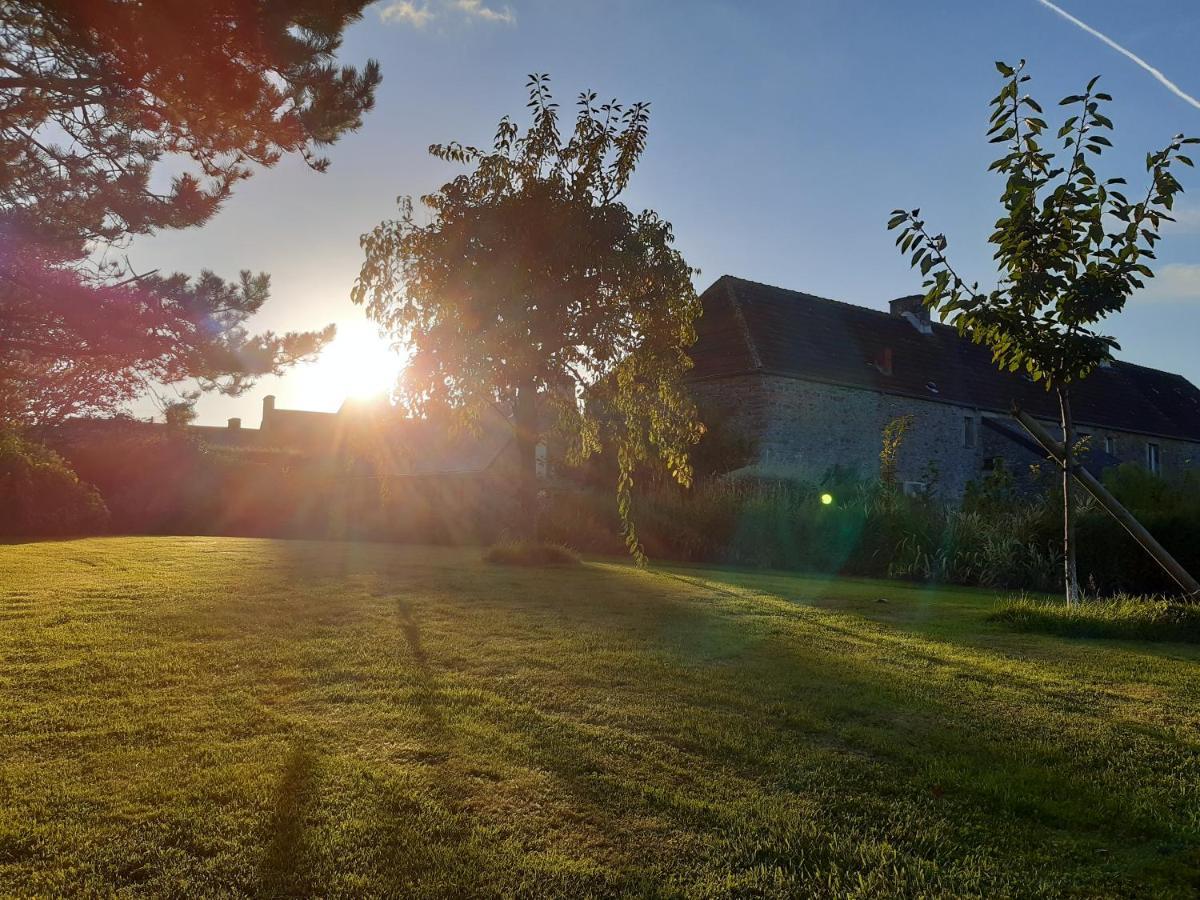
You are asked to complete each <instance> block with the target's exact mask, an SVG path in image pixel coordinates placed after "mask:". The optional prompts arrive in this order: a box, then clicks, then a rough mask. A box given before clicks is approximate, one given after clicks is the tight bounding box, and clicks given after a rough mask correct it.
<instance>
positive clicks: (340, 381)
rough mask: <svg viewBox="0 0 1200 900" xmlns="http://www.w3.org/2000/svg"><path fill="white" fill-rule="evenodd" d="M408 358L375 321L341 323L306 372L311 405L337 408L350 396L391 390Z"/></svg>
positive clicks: (371, 395) (383, 392)
mask: <svg viewBox="0 0 1200 900" xmlns="http://www.w3.org/2000/svg"><path fill="white" fill-rule="evenodd" d="M404 362H405V360H404V358H403V357H402V356H401V355H400V354H398V353H397V352H396V351H395V350H393V349H392V348H391V347H390V346H389V345H388V341H387V340H386V339H385V338H383V337H380V336H379V333H378V331H377V330H376V328H375V326H374V325H372V324H371V323H369V322H346V323H340V324H339V325H338V333H337V337H335V338H334V339H333V341H332V342H331V343H330V344H329V346H327V347H326V348H325V349H324V350H323V351H322V352H321V355H320V357H319V358H318V359H317V361H316V362H315V363H314V364H313V365H312V366H311V367H310V370H309V372H307V373H305V374H306V375H308V376H309V377H308V378H306V379H305V380H306V381H307V382H309V386H308V390H307V393H308V394H309V396H310V398H311V400H310V402H311V405H310V406H309V408H321V407H325V408H336V407H337V406H340V405H341V403H342V402H343V401H344V400H346V399H348V398H364V397H373V396H378V395H380V394H387V393H390V392H391V390H392V389H393V388H394V387H395V384H396V379H397V377H398V376H399V374H400V370H401V369H402V368H403V367H404ZM306 405H307V404H306Z"/></svg>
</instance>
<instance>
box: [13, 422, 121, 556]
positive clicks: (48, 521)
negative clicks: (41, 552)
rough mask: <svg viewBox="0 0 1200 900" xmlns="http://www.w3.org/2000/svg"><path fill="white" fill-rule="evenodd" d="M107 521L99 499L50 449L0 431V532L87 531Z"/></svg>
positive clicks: (45, 534)
mask: <svg viewBox="0 0 1200 900" xmlns="http://www.w3.org/2000/svg"><path fill="white" fill-rule="evenodd" d="M107 523H108V510H107V509H106V508H105V506H104V501H103V500H102V499H101V498H100V495H99V494H98V493H97V492H96V490H95V488H93V487H92V486H91V485H88V484H84V483H83V482H81V481H80V480H79V478H78V476H76V474H75V472H74V471H72V470H71V467H70V466H69V465H67V463H66V462H65V461H64V460H63V458H62V457H61V456H59V455H58V454H57V453H55V452H54V451H53V450H50V449H48V448H47V447H44V446H42V445H41V444H38V443H34V442H33V441H30V440H27V439H26V438H24V437H22V436H21V435H19V434H18V433H17V432H15V431H12V430H9V429H6V430H0V534H3V535H6V536H9V537H48V536H61V535H70V534H88V533H94V532H96V531H100V530H103V529H104V528H105V526H106V525H107Z"/></svg>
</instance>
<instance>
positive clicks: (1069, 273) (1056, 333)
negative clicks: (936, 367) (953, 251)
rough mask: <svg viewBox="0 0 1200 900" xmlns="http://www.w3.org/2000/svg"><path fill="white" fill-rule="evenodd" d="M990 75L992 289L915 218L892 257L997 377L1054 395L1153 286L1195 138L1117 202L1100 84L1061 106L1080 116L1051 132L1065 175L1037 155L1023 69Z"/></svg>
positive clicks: (900, 220) (895, 219)
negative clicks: (1022, 376)
mask: <svg viewBox="0 0 1200 900" xmlns="http://www.w3.org/2000/svg"><path fill="white" fill-rule="evenodd" d="M996 67H997V69H998V70H999V71H1000V73H1001V74H1002V75H1003V76H1004V78H1005V83H1004V87H1003V88H1002V89H1001V91H1000V93H999V94H997V95H996V97H995V98H994V99H993V100H992V102H991V106H992V117H991V128H990V129H989V131H988V135H989V137H990V139H991V142H992V143H1002V144H1006V145H1007V152H1006V153H1005V154H1004V156H1002V157H1000V158H999V159H997V160H996V161H995V162H993V163H992V164H991V166H990V167H989V171H995V172H998V173H1000V174H1001V175H1003V176H1004V177H1005V186H1004V193H1003V194H1002V196H1001V198H1000V202H1001V205H1002V206H1003V207H1004V214H1003V215H1002V216H1001V217H1000V218H999V219H998V220H997V221H996V226H995V230H994V231H993V233H992V235H991V237H990V238H989V241H990V242H991V243H992V244H994V245H995V247H996V252H995V259H996V261H997V263H998V265H999V269H1000V272H999V286H998V287H997V288H996V289H995V290H992V291H988V292H981V291H980V290H979V286H978V283H974V284H972V285H970V286H968V285H967V283H966V282H965V281H964V280H963V279H962V278H961V277H960V276H959V275H958V273H957V272H956V271H955V270H954V268H953V267H952V266H951V264H950V261H949V259H948V258H947V257H946V248H947V241H946V238H945V236H944V235H941V234H938V235H931V234H930V233H929V231H928V230H927V229H926V226H925V221H924V220H923V219H922V218H921V217H920V210H919V209H914V210H911V211H907V210H903V209H897V210H893V212H892V217H891V219H890V220H889V221H888V228H890V229H896V228H898V229H900V233H899V236H898V237H897V238H896V244H897V246H898V247H899V248H900V250H901V252H902V253H905V254H906V255H908V256H909V257H910V260H911V264H912V265H913V266H914V267H917V268H919V269H920V270H921V274H922V275H923V276H925V288H926V292H927V293H926V295H925V304H926V305H927V306H929V307H930V308H932V309H934V310H936V311H937V312H938V314H939V315H940V317H941V319H942V320H943V321H947V320H949V321H950V322H951V323H952V324H954V325H956V326H957V327H958V329H959V331H961V332H963V333H965V334H967V335H969V336H970V337H971V338H972V340H974V341H975V342H976V343H983V344H986V345H987V346H988V347H989V348H990V349H991V350H992V354H993V358H994V359H995V361H996V363H997V365H999V366H1000V367H1002V368H1005V369H1009V370H1010V371H1018V370H1022V371H1025V372H1026V373H1028V375H1029V376H1030V377H1031V378H1033V379H1034V380H1035V381H1044V382H1045V383H1046V385H1047V388H1051V387H1055V388H1057V387H1061V386H1063V385H1067V384H1069V383H1070V382H1072V381H1075V380H1078V379H1080V378H1084V377H1086V376H1087V375H1088V374H1090V373H1091V372H1092V371H1093V370H1094V369H1095V368H1096V367H1097V366H1098V365H1100V363H1102V362H1103V361H1104V360H1106V359H1108V358H1109V357H1110V356H1111V353H1112V350H1113V349H1115V348H1116V347H1117V344H1116V341H1115V340H1113V338H1111V337H1109V336H1107V335H1103V334H1101V333H1099V332H1098V331H1096V330H1095V327H1094V326H1095V325H1096V324H1097V323H1099V322H1100V321H1102V320H1103V319H1104V318H1106V317H1107V316H1109V315H1112V314H1113V313H1117V312H1120V311H1121V310H1122V309H1123V308H1124V306H1125V302H1126V301H1127V300H1128V298H1129V295H1130V294H1131V293H1132V292H1133V290H1134V289H1135V288H1139V287H1142V286H1143V285H1144V282H1143V279H1145V278H1152V277H1153V274H1154V273H1153V272H1152V270H1151V269H1150V266H1149V265H1147V262H1146V261H1147V260H1153V259H1154V258H1155V256H1154V246H1155V244H1157V243H1158V241H1159V239H1160V233H1159V230H1160V228H1161V225H1162V223H1163V222H1171V221H1174V220H1173V219H1172V218H1171V215H1170V211H1171V208H1172V206H1173V205H1174V201H1175V197H1176V196H1177V195H1178V194H1179V193H1181V192H1182V191H1183V187H1182V185H1180V183H1179V181H1178V180H1177V179H1176V178H1175V175H1174V173H1173V172H1172V171H1171V167H1172V166H1173V165H1174V164H1176V163H1179V164H1183V165H1187V166H1191V165H1192V161H1191V159H1189V158H1188V157H1187V156H1185V155H1183V153H1182V152H1181V150H1182V148H1183V147H1184V145H1186V144H1194V143H1198V142H1200V138H1185V137H1184V136H1183V135H1177V136H1175V137H1174V138H1172V139H1171V141H1170V143H1168V144H1167V146H1166V147H1165V148H1164V149H1162V150H1159V151H1157V152H1154V153H1150V154H1148V155H1147V157H1146V171H1147V173H1148V175H1149V178H1148V181H1149V186H1148V187H1147V190H1146V193H1145V196H1144V197H1142V198H1141V199H1137V198H1135V199H1133V200H1130V199H1129V198H1128V197H1127V196H1126V195H1125V194H1124V193H1123V192H1122V191H1121V190H1120V188H1121V187H1123V186H1124V185H1125V179H1123V178H1108V179H1105V180H1101V179H1100V178H1099V177H1098V176H1097V175H1096V172H1095V170H1094V169H1093V167H1092V161H1091V160H1092V159H1098V158H1099V157H1100V155H1101V154H1102V153H1103V152H1104V149H1105V148H1107V147H1109V146H1111V144H1110V142H1109V140H1108V139H1107V138H1106V137H1104V135H1103V133H1102V132H1103V131H1105V130H1111V129H1112V127H1113V126H1112V121H1111V120H1110V119H1108V117H1107V116H1105V115H1104V114H1103V113H1102V112H1101V111H1100V110H1101V104H1103V103H1105V102H1107V101H1110V100H1111V99H1112V98H1111V97H1110V96H1109V95H1108V94H1105V93H1103V92H1100V91H1097V90H1096V83H1097V81H1098V80H1099V79H1098V78H1093V79H1092V80H1091V81H1089V82H1088V85H1087V88H1086V90H1085V91H1084V93H1083V94H1080V95H1073V96H1070V97H1066V98H1064V99H1063V100H1062V101H1061V103H1060V105H1063V106H1077V107H1078V111H1077V112H1075V113H1074V114H1073V115H1071V116H1069V117H1068V118H1067V119H1066V120H1065V122H1064V123H1063V125H1062V127H1061V128H1060V129H1058V132H1057V138H1058V139H1060V140H1062V141H1063V148H1064V152H1065V153H1066V155H1067V161H1066V163H1065V165H1064V164H1060V163H1059V162H1058V161H1057V157H1056V154H1055V153H1054V152H1052V151H1050V150H1048V149H1046V147H1045V146H1044V143H1045V141H1046V139H1045V137H1044V136H1043V135H1044V133H1045V132H1046V130H1047V129H1048V127H1049V126H1047V124H1046V122H1045V120H1044V119H1042V118H1041V115H1042V109H1041V107H1040V106H1039V105H1038V103H1037V101H1035V100H1034V99H1033V98H1032V97H1030V96H1028V95H1026V94H1024V93H1022V91H1023V85H1024V84H1025V83H1026V82H1028V81H1029V76H1028V75H1026V74H1024V68H1025V61H1024V60H1022V61H1021V62H1020V63H1019V64H1018V65H1017V66H1015V67H1013V66H1008V65H1006V64H1004V63H997V64H996ZM1114 226H1115V227H1114Z"/></svg>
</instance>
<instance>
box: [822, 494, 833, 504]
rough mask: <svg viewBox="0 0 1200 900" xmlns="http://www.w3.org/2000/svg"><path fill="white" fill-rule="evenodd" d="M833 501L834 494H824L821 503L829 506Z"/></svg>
mask: <svg viewBox="0 0 1200 900" xmlns="http://www.w3.org/2000/svg"><path fill="white" fill-rule="evenodd" d="M832 502H833V494H822V495H821V503H822V504H824V505H825V506H828V505H829V504H831V503H832Z"/></svg>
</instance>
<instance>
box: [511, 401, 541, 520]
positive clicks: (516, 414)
mask: <svg viewBox="0 0 1200 900" xmlns="http://www.w3.org/2000/svg"><path fill="white" fill-rule="evenodd" d="M513 428H514V431H515V434H516V442H517V491H516V494H517V510H516V513H517V519H516V521H515V522H514V523H513V535H514V537H517V538H519V539H522V540H536V539H537V536H538V503H537V444H538V416H537V388H535V387H534V385H533V382H532V380H530V381H527V382H524V383H523V384H521V385H520V386H519V387H518V388H517V396H516V402H515V403H514V405H513Z"/></svg>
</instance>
